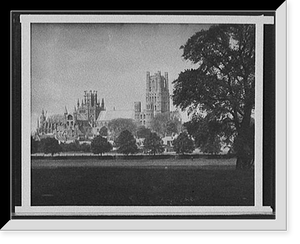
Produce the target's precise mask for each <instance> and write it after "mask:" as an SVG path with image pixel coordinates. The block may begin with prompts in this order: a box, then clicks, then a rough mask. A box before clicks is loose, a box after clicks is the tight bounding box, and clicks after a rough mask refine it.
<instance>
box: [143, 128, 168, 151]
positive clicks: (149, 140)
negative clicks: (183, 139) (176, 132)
mask: <svg viewBox="0 0 300 244" xmlns="http://www.w3.org/2000/svg"><path fill="white" fill-rule="evenodd" d="M144 150H145V151H146V152H149V153H151V154H154V155H155V154H156V153H162V152H163V151H164V148H163V142H162V139H161V138H160V137H159V136H158V135H157V134H156V133H154V132H151V133H150V134H149V136H148V137H146V138H145V141H144Z"/></svg>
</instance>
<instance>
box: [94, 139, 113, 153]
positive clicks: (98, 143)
mask: <svg viewBox="0 0 300 244" xmlns="http://www.w3.org/2000/svg"><path fill="white" fill-rule="evenodd" d="M111 149H112V145H111V144H110V143H109V142H108V141H107V139H106V138H104V137H102V136H96V137H95V138H94V139H93V140H92V143H91V151H92V153H94V154H99V153H100V154H101V155H102V154H103V153H106V152H109V151H110V150H111Z"/></svg>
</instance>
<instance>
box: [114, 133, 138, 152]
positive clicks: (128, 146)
mask: <svg viewBox="0 0 300 244" xmlns="http://www.w3.org/2000/svg"><path fill="white" fill-rule="evenodd" d="M115 143H116V146H117V147H119V149H118V152H120V153H123V154H126V155H128V154H134V153H137V152H138V148H137V145H136V140H135V138H134V136H133V135H132V133H131V132H130V131H128V130H124V131H122V132H121V133H120V135H119V136H118V138H117V139H116V141H115Z"/></svg>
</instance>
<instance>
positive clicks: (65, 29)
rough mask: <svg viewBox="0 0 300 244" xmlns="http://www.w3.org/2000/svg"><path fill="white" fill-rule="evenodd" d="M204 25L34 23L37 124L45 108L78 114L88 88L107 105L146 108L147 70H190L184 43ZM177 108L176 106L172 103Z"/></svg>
mask: <svg viewBox="0 0 300 244" xmlns="http://www.w3.org/2000/svg"><path fill="white" fill-rule="evenodd" d="M207 27H208V26H205V25H195V24H32V35H31V37H32V46H31V52H32V53H31V54H32V86H31V87H32V125H33V127H35V126H36V120H37V117H38V116H39V115H40V113H41V111H42V109H44V110H46V111H47V112H48V114H62V113H63V112H64V107H65V106H66V107H67V109H68V110H69V111H71V112H73V109H74V106H75V105H76V103H77V99H80V101H81V99H82V98H83V94H84V91H85V90H88V91H89V90H96V91H98V98H104V99H105V105H106V108H107V109H112V108H113V107H116V108H117V109H132V108H133V103H134V101H141V102H142V107H143V108H144V107H145V87H146V71H150V73H151V74H153V73H155V72H157V71H159V70H160V71H161V72H162V74H164V72H168V74H169V84H170V93H172V89H173V88H172V85H171V83H172V81H173V80H174V79H176V78H177V77H178V74H179V73H180V72H181V71H183V70H184V69H187V68H191V67H192V64H191V63H190V62H189V61H185V60H183V59H182V57H181V55H182V50H181V49H180V46H181V45H183V44H185V43H186V41H187V40H188V38H189V37H190V36H192V35H193V34H194V33H196V32H197V31H200V30H201V29H202V28H207ZM171 108H173V106H171Z"/></svg>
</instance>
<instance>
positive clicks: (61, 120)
mask: <svg viewBox="0 0 300 244" xmlns="http://www.w3.org/2000/svg"><path fill="white" fill-rule="evenodd" d="M102 111H105V107H104V99H102V101H101V104H100V101H99V100H97V92H96V91H90V92H89V93H88V92H87V91H85V92H84V98H83V99H82V100H81V104H80V102H79V100H78V101H77V106H76V107H74V111H73V112H68V110H67V108H66V107H65V111H64V113H63V114H55V115H50V116H48V115H47V113H45V112H44V110H42V114H41V115H40V117H39V119H38V121H37V130H36V133H35V137H37V139H42V138H45V137H55V138H56V139H57V140H59V141H61V142H72V141H75V140H87V139H90V138H92V137H93V135H94V133H93V127H95V126H96V121H97V118H98V116H99V114H100V112H102Z"/></svg>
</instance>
